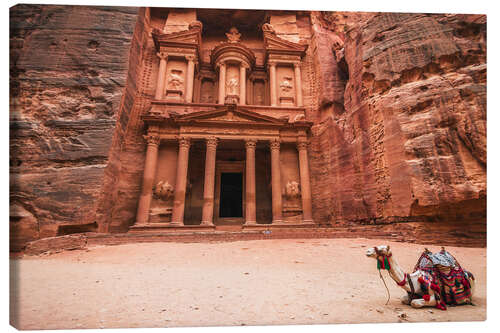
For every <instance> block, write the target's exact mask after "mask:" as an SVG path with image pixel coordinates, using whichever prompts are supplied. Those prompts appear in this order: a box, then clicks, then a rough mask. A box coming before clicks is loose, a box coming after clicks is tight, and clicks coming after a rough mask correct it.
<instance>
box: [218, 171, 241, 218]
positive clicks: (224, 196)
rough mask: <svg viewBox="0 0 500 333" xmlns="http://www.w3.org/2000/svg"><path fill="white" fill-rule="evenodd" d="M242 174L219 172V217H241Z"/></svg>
mask: <svg viewBox="0 0 500 333" xmlns="http://www.w3.org/2000/svg"><path fill="white" fill-rule="evenodd" d="M242 205H243V174H242V173H234V172H231V173H221V175H220V207H219V217H243V206H242Z"/></svg>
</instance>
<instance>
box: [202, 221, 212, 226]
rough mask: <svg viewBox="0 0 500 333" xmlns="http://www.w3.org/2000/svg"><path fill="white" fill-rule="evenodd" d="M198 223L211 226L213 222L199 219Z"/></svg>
mask: <svg viewBox="0 0 500 333" xmlns="http://www.w3.org/2000/svg"><path fill="white" fill-rule="evenodd" d="M200 225H202V226H206V227H213V226H214V224H213V223H212V222H210V221H201V223H200Z"/></svg>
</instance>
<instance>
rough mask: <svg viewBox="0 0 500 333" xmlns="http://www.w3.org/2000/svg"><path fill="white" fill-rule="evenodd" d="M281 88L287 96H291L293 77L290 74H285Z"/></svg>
mask: <svg viewBox="0 0 500 333" xmlns="http://www.w3.org/2000/svg"><path fill="white" fill-rule="evenodd" d="M280 89H281V91H282V93H283V95H285V96H289V95H290V94H291V91H292V89H293V85H292V78H291V77H289V76H284V77H283V81H281V83H280Z"/></svg>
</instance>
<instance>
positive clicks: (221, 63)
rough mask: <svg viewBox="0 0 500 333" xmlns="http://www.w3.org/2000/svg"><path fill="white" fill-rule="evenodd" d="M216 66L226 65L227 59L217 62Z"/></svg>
mask: <svg viewBox="0 0 500 333" xmlns="http://www.w3.org/2000/svg"><path fill="white" fill-rule="evenodd" d="M215 67H219V68H220V67H226V61H224V60H221V61H219V62H217V63H216V64H215Z"/></svg>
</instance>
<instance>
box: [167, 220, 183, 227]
mask: <svg viewBox="0 0 500 333" xmlns="http://www.w3.org/2000/svg"><path fill="white" fill-rule="evenodd" d="M168 225H169V226H172V227H183V226H184V222H173V221H172V222H169V223H168Z"/></svg>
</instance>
